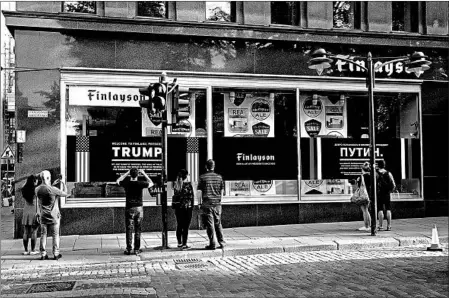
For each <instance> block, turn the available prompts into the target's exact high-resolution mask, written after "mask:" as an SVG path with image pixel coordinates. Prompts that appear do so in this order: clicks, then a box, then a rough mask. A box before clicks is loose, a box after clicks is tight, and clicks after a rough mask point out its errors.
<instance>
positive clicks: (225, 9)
mask: <svg viewBox="0 0 449 298" xmlns="http://www.w3.org/2000/svg"><path fill="white" fill-rule="evenodd" d="M206 20H209V21H218V22H235V2H234V1H231V2H206Z"/></svg>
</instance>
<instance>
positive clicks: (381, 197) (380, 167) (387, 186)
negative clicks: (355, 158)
mask: <svg viewBox="0 0 449 298" xmlns="http://www.w3.org/2000/svg"><path fill="white" fill-rule="evenodd" d="M376 172H377V173H376V175H377V176H376V180H377V210H378V213H377V214H378V215H377V216H378V219H379V227H378V228H377V229H378V230H379V231H382V230H383V229H384V228H383V226H382V225H383V221H384V209H385V211H386V218H387V229H386V230H387V231H390V230H391V196H390V194H391V192H392V191H393V190H394V189H395V187H396V184H395V182H394V178H393V175H392V174H391V172H389V171H387V170H386V169H385V161H384V160H383V159H381V160H378V161H377V163H376Z"/></svg>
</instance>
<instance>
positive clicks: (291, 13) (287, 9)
mask: <svg viewBox="0 0 449 298" xmlns="http://www.w3.org/2000/svg"><path fill="white" fill-rule="evenodd" d="M299 4H300V2H295V1H288V2H287V1H272V2H271V24H282V25H293V26H295V25H299V17H300V14H299V12H300V9H299Z"/></svg>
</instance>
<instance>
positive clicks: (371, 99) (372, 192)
mask: <svg viewBox="0 0 449 298" xmlns="http://www.w3.org/2000/svg"><path fill="white" fill-rule="evenodd" d="M367 62H368V67H367V68H368V77H367V85H368V99H369V138H370V150H369V160H370V164H371V175H370V176H371V190H370V197H371V198H372V204H371V206H370V215H371V236H376V234H377V229H376V227H377V190H376V170H375V168H374V163H375V160H376V158H375V154H376V127H375V113H374V111H375V110H374V92H373V89H374V80H375V78H374V68H373V57H372V55H371V52H369V53H368V60H367Z"/></svg>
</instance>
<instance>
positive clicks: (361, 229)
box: [358, 227, 371, 231]
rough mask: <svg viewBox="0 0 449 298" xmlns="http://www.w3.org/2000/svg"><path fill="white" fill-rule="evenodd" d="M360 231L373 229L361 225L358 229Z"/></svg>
mask: <svg viewBox="0 0 449 298" xmlns="http://www.w3.org/2000/svg"><path fill="white" fill-rule="evenodd" d="M358 230H359V231H371V229H370V228H366V227H361V228H359V229H358Z"/></svg>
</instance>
